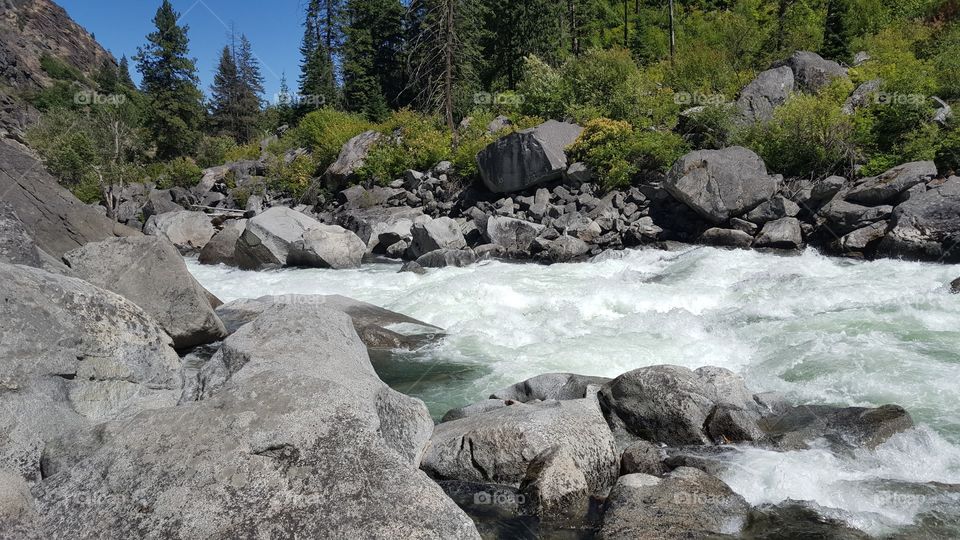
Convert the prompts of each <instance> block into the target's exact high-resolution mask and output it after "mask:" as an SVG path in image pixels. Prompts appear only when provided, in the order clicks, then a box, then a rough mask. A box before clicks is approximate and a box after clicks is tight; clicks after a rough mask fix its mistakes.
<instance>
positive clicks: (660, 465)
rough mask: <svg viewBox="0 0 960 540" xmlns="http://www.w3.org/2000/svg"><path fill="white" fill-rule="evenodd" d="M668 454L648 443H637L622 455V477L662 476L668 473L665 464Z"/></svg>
mask: <svg viewBox="0 0 960 540" xmlns="http://www.w3.org/2000/svg"><path fill="white" fill-rule="evenodd" d="M664 458H666V452H664V451H662V450H661V449H660V448H659V447H658V446H657V445H655V444H653V443H651V442H648V441H643V440H640V441H635V442H633V443H631V444H630V446H628V447H627V448H626V449H625V450H624V451H623V453H622V454H620V476H624V475H627V474H636V473H641V474H649V475H653V476H661V475H662V474H664V473H665V472H667V467H666V465H665V464H664V462H663V461H664Z"/></svg>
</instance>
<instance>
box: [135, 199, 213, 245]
mask: <svg viewBox="0 0 960 540" xmlns="http://www.w3.org/2000/svg"><path fill="white" fill-rule="evenodd" d="M143 232H144V233H146V234H149V235H152V236H159V237H162V238H166V239H167V240H168V241H169V242H170V243H171V244H173V245H174V246H176V248H177V249H178V250H180V253H183V254H185V255H186V254H190V253H196V252H198V251H200V250H201V249H203V248H204V246H206V245H207V243H208V242H209V241H210V239H211V238H213V235H214V234H216V232H217V230H216V229H214V227H213V224H212V223H211V222H210V216H208V215H206V214H204V213H203V212H191V211H188V210H180V211H176V212H167V213H165V214H160V215H154V216H150V218H149V219H148V220H147V223H146V225H144V227H143Z"/></svg>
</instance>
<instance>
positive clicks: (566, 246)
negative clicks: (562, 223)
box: [543, 234, 590, 263]
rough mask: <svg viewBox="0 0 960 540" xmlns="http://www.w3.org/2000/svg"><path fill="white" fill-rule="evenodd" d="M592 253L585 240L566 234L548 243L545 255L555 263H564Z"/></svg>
mask: <svg viewBox="0 0 960 540" xmlns="http://www.w3.org/2000/svg"><path fill="white" fill-rule="evenodd" d="M589 252H590V246H589V245H587V243H586V242H584V241H583V240H581V239H579V238H577V237H575V236H569V235H566V234H563V235H560V237H558V238H556V239H555V240H550V241H549V242H547V245H546V248H545V249H544V253H543V255H544V256H545V258H546V259H547V260H548V261H550V262H554V263H562V262H568V261H572V260H575V259H577V258H579V257H583V256H584V255H586V254H587V253H589Z"/></svg>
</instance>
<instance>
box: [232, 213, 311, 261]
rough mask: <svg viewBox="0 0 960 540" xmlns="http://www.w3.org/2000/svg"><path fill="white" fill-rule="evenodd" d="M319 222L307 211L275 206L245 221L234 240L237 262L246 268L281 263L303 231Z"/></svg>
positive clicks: (301, 237)
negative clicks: (301, 211)
mask: <svg viewBox="0 0 960 540" xmlns="http://www.w3.org/2000/svg"><path fill="white" fill-rule="evenodd" d="M319 225H320V222H319V221H317V220H315V219H313V218H312V217H310V216H307V215H306V214H302V213H300V212H297V211H296V210H291V209H290V208H287V207H284V206H274V207H272V208H270V209H269V210H267V211H265V212H263V213H262V214H258V215H256V216H254V217H253V218H251V219H250V220H249V221H248V222H247V227H246V229H244V231H243V234H241V235H240V240H238V241H237V249H236V258H237V262H238V263H239V266H240V268H243V269H245V270H261V269H265V268H278V267H281V266H284V265H286V264H287V262H288V259H289V257H290V252H291V250H293V248H294V245H295V244H296V243H297V242H298V241H300V240H302V239H303V233H304V232H306V231H307V230H309V229H312V228H314V227H318V226H319Z"/></svg>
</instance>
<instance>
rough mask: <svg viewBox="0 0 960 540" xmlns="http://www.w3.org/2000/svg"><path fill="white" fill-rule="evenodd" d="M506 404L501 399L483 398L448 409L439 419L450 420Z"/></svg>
mask: <svg viewBox="0 0 960 540" xmlns="http://www.w3.org/2000/svg"><path fill="white" fill-rule="evenodd" d="M506 406H507V402H506V401H504V400H502V399H485V400H483V401H478V402H476V403H471V404H469V405H464V406H463V407H457V408H456V409H450V410H449V411H447V412H446V414H444V415H443V418H441V419H440V421H441V422H452V421H454V420H459V419H461V418H466V417H468V416H474V415H477V414H483V413H485V412H487V411H493V410H496V409H502V408H503V407H506Z"/></svg>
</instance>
